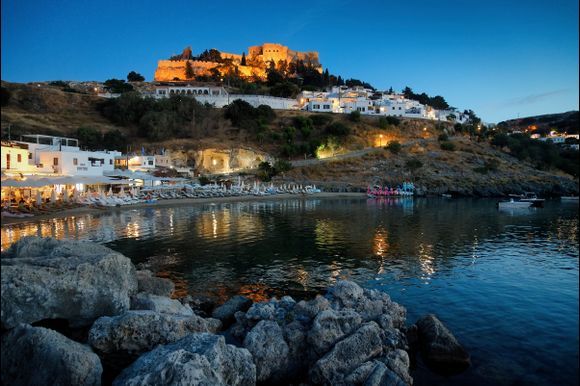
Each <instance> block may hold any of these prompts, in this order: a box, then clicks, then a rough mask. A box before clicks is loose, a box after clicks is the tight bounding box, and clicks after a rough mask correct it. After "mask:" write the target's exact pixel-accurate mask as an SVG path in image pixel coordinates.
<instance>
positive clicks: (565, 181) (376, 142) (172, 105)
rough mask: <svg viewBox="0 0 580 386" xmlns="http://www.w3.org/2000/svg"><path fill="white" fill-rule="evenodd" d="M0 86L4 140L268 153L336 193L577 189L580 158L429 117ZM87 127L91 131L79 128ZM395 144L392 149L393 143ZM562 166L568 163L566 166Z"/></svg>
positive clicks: (181, 152)
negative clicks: (79, 140) (521, 149)
mask: <svg viewBox="0 0 580 386" xmlns="http://www.w3.org/2000/svg"><path fill="white" fill-rule="evenodd" d="M2 87H3V88H5V89H6V90H8V91H9V93H10V97H9V99H8V103H7V104H6V105H4V106H3V109H2V128H3V133H2V134H3V138H5V136H6V130H4V129H5V128H6V127H7V126H8V125H10V127H11V135H12V137H13V138H15V137H17V136H18V135H19V134H25V133H39V134H58V135H66V136H72V137H77V136H78V135H79V134H83V133H84V134H86V132H87V131H94V132H97V133H99V134H100V135H102V134H104V133H106V132H112V131H118V133H119V135H121V136H123V139H124V141H125V142H122V141H120V140H119V141H115V140H110V141H108V142H107V141H105V142H104V143H109V144H110V143H113V144H119V146H118V150H121V151H124V150H126V148H125V145H124V144H125V143H127V144H129V145H130V146H131V147H132V148H133V149H140V148H141V147H145V148H146V149H149V150H156V149H160V148H164V149H170V150H172V154H174V155H175V157H181V159H188V160H195V163H191V162H188V164H189V165H190V166H196V167H198V166H199V165H200V164H201V162H200V159H199V154H200V151H213V152H215V151H217V152H219V151H222V152H230V153H228V154H230V155H229V157H230V164H236V163H237V164H242V163H240V162H238V161H239V160H236V159H234V158H235V157H236V154H242V153H243V154H244V157H246V158H252V157H253V160H254V161H255V160H256V159H257V157H258V156H259V157H260V158H261V159H263V157H262V155H263V154H267V155H269V157H268V158H269V159H276V158H279V159H286V160H291V161H292V162H293V164H294V165H295V167H294V168H293V169H292V170H289V171H286V172H283V173H280V174H278V175H277V176H274V179H275V180H279V181H280V182H281V181H298V182H302V183H317V184H318V185H323V186H324V187H325V188H327V189H333V190H350V191H361V190H364V189H366V187H367V186H368V185H373V184H379V185H396V184H399V183H401V182H403V181H406V180H411V181H414V182H415V183H416V185H417V186H419V187H420V188H421V189H422V191H423V192H425V193H434V194H438V193H446V192H451V193H455V194H458V195H469V196H495V195H503V194H508V193H517V192H523V191H536V192H538V193H542V194H544V195H551V194H554V195H557V194H571V193H578V180H577V178H578V167H577V166H574V167H570V164H574V165H577V164H578V153H577V152H576V153H573V154H570V153H569V152H568V153H566V154H564V153H561V151H560V150H559V149H558V148H557V147H555V145H552V144H541V147H538V149H536V150H537V151H535V152H530V153H529V155H525V156H521V154H520V153H518V156H520V158H521V159H518V158H516V157H515V156H513V155H511V154H510V151H511V150H510V147H509V146H507V145H505V144H502V143H499V141H496V142H498V143H497V144H496V146H493V145H491V143H490V138H492V137H493V136H494V135H496V134H497V133H498V132H499V131H498V132H496V131H492V130H491V129H489V130H488V129H487V128H484V129H483V130H481V131H479V130H477V128H476V127H471V126H462V125H451V124H443V123H439V122H435V121H426V120H414V119H403V120H400V121H399V120H398V119H388V120H387V119H386V118H384V117H372V116H358V115H356V114H353V115H343V114H328V113H327V114H315V113H309V112H302V111H280V110H277V111H273V110H271V109H269V108H267V107H266V108H262V107H260V108H257V109H256V108H253V107H251V106H250V105H247V104H245V102H244V103H242V102H241V101H240V103H234V104H232V105H231V106H230V107H228V108H224V109H215V108H210V107H207V106H203V105H200V104H199V103H197V102H195V101H194V100H192V99H190V98H173V99H165V100H160V101H151V100H144V99H143V98H141V97H140V96H139V95H137V94H134V93H128V94H124V95H123V97H122V98H119V99H112V100H106V99H103V98H98V97H96V96H95V95H91V94H90V93H83V92H82V91H79V90H77V91H75V92H71V91H70V90H68V91H66V90H65V89H63V87H60V86H54V85H49V84H40V86H38V85H37V84H36V83H35V84H13V83H7V82H2ZM73 91H74V90H73ZM577 114H578V112H570V113H565V114H556V115H553V116H550V120H549V121H548V120H547V118H546V116H540V117H537V118H538V122H542V123H544V124H547V125H550V124H553V123H554V122H560V123H562V125H564V123H566V125H567V126H560V127H566V128H567V130H573V129H574V123H573V122H574V119H575V118H574V116H576V119H577ZM522 119H523V118H522ZM506 122H507V123H506V125H509V124H511V123H510V122H511V121H506ZM526 122H528V121H526ZM534 122H535V121H534ZM81 127H82V128H85V129H84V130H83V131H82V132H81V131H79V130H78V129H79V128H81ZM503 127H506V126H503ZM577 127H578V126H577V124H576V130H577ZM84 134H83V135H84ZM504 137H505V136H504ZM498 138H499V137H498ZM504 139H505V138H504ZM508 139H509V140H510V141H511V142H509V145H510V146H512V145H513V146H515V145H518V143H515V145H514V143H512V142H514V141H516V142H517V140H518V139H517V138H515V137H514V138H512V139H510V138H508ZM521 140H526V139H525V138H523V139H521ZM121 143H123V145H120V144H121ZM389 143H391V144H392V146H388V147H387V146H386V145H388V144H389ZM397 143H398V144H399V145H400V146H399V145H397ZM84 145H87V146H89V147H90V146H93V147H99V146H102V145H103V142H100V141H99V140H97V141H96V142H95V143H93V144H90V143H89V144H87V143H86V141H85V143H84ZM520 145H521V144H520ZM526 146H529V144H527V145H526ZM399 147H400V149H398V148H399ZM512 148H513V147H512ZM235 149H244V152H240V151H233V150H235ZM397 150H398V151H397ZM210 154H214V153H210ZM337 156H338V157H337ZM240 157H241V155H240ZM554 157H555V158H554ZM564 157H565V158H564ZM317 158H321V159H317ZM562 163H566V166H567V167H565V168H562V167H560V165H562ZM254 164H255V163H254ZM539 169H541V170H539ZM562 170H566V171H567V172H568V173H571V174H572V175H571V174H567V173H564V172H563V171H562Z"/></svg>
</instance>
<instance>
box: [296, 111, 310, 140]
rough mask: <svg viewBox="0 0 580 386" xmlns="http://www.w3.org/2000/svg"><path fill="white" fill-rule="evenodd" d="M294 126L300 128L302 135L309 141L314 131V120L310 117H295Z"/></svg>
mask: <svg viewBox="0 0 580 386" xmlns="http://www.w3.org/2000/svg"><path fill="white" fill-rule="evenodd" d="M292 122H293V123H294V126H295V127H297V128H298V130H299V131H300V134H301V135H302V138H303V139H308V137H310V134H311V133H312V130H314V124H313V123H312V119H310V118H308V117H303V116H298V117H294V119H293V120H292Z"/></svg>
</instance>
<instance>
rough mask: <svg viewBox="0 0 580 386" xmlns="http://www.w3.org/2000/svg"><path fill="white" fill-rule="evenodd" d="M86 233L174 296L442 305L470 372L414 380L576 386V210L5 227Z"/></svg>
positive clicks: (149, 215) (267, 209)
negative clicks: (166, 280) (331, 293)
mask: <svg viewBox="0 0 580 386" xmlns="http://www.w3.org/2000/svg"><path fill="white" fill-rule="evenodd" d="M1 231H2V249H5V248H6V247H7V246H8V245H10V243H12V242H13V241H15V240H17V239H19V238H21V237H23V236H27V235H38V236H52V237H57V238H73V239H82V240H91V241H95V242H99V243H103V244H106V245H108V246H110V247H111V248H113V249H115V250H118V251H120V252H122V253H124V254H125V255H127V256H129V257H130V258H131V259H132V260H133V261H134V262H135V263H136V264H139V265H140V266H142V267H147V268H150V269H152V270H154V271H156V272H157V273H158V275H159V276H164V277H170V278H172V279H173V280H174V281H175V282H176V288H177V291H178V293H179V294H180V295H184V294H186V293H190V294H193V295H196V294H203V295H210V296H214V297H215V298H216V299H218V300H219V301H224V300H226V299H227V298H228V297H230V296H231V295H232V294H235V293H241V294H244V295H246V296H249V297H251V298H252V299H254V300H256V301H260V300H265V299H267V298H269V297H270V296H272V295H282V294H291V295H293V296H296V297H303V296H311V295H312V294H313V293H315V292H317V291H320V290H322V289H324V288H326V287H327V286H329V285H332V284H333V283H334V282H335V281H336V280H338V279H339V278H350V279H353V280H356V281H358V282H359V283H361V284H363V285H365V286H368V287H373V288H378V289H381V290H384V291H386V292H388V293H389V294H391V296H392V297H393V298H394V299H395V300H397V301H399V302H400V303H401V304H403V305H405V306H407V308H408V311H409V318H408V320H409V322H413V321H414V320H416V318H417V317H419V316H420V315H422V314H424V313H427V312H436V313H437V314H439V315H440V317H441V318H442V319H443V320H444V321H445V322H446V323H447V324H448V325H449V326H450V328H451V329H452V330H453V331H454V333H455V334H456V335H457V336H458V337H459V338H460V340H461V341H462V342H463V343H464V344H465V345H466V346H467V348H468V349H469V350H470V351H471V353H472V356H473V363H474V366H473V367H472V368H471V369H470V370H469V371H468V372H466V373H464V374H463V375H460V376H458V377H454V378H450V379H445V378H437V377H434V376H433V375H431V374H427V373H426V372H425V371H423V370H422V369H418V370H416V371H415V373H414V376H415V379H416V382H415V384H417V385H421V384H422V385H427V384H456V385H459V384H474V385H487V384H490V385H491V384H514V383H517V382H520V383H523V384H535V385H540V384H576V383H577V380H578V348H577V347H578V208H577V206H574V205H572V206H571V205H561V204H560V203H557V202H548V203H547V204H546V208H544V209H537V210H534V209H533V210H524V211H507V212H503V211H502V212H500V211H497V210H496V209H495V202H493V201H491V200H479V201H478V200H438V199H415V200H412V199H411V200H410V199H386V200H345V199H336V200H330V199H329V200H320V199H307V200H303V199H293V200H287V201H275V200H273V201H268V200H265V201H263V202H245V203H224V204H216V205H199V206H192V207H175V208H146V209H139V210H135V209H134V210H122V211H112V212H109V213H105V214H99V215H82V216H76V217H68V218H63V219H54V220H47V221H41V222H36V223H27V224H22V225H12V226H3V227H2V229H1Z"/></svg>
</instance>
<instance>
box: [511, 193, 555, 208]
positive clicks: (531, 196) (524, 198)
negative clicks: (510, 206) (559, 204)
mask: <svg viewBox="0 0 580 386" xmlns="http://www.w3.org/2000/svg"><path fill="white" fill-rule="evenodd" d="M509 197H511V198H512V199H515V200H516V201H520V202H531V203H532V206H533V207H534V208H543V207H544V202H545V201H546V200H545V199H543V198H538V196H537V195H536V193H534V192H524V194H510V195H509Z"/></svg>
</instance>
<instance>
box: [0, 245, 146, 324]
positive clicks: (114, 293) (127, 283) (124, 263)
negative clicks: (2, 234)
mask: <svg viewBox="0 0 580 386" xmlns="http://www.w3.org/2000/svg"><path fill="white" fill-rule="evenodd" d="M0 265H1V271H2V273H1V282H2V284H1V285H2V291H1V292H2V294H1V296H2V306H1V309H2V311H1V314H2V325H3V326H4V327H5V328H10V327H14V326H16V325H17V324H18V323H33V322H37V321H40V320H43V319H57V318H58V319H66V320H68V322H69V324H70V325H71V326H85V325H90V324H91V323H92V322H93V321H94V320H95V319H97V318H98V317H100V316H104V315H108V316H109V315H118V314H121V313H123V312H125V311H126V310H128V309H129V297H130V296H131V295H133V294H134V293H136V292H137V279H136V277H135V267H134V266H133V264H132V263H131V260H129V259H128V258H127V257H125V256H123V255H121V254H120V253H117V252H114V251H113V250H111V249H109V248H107V247H104V246H101V245H98V244H95V243H89V242H80V241H63V240H56V239H53V238H39V237H24V238H22V239H20V240H19V241H18V242H16V243H14V244H13V245H12V246H11V247H10V248H9V249H8V250H7V251H6V252H4V253H2V254H1V255H0Z"/></svg>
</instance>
